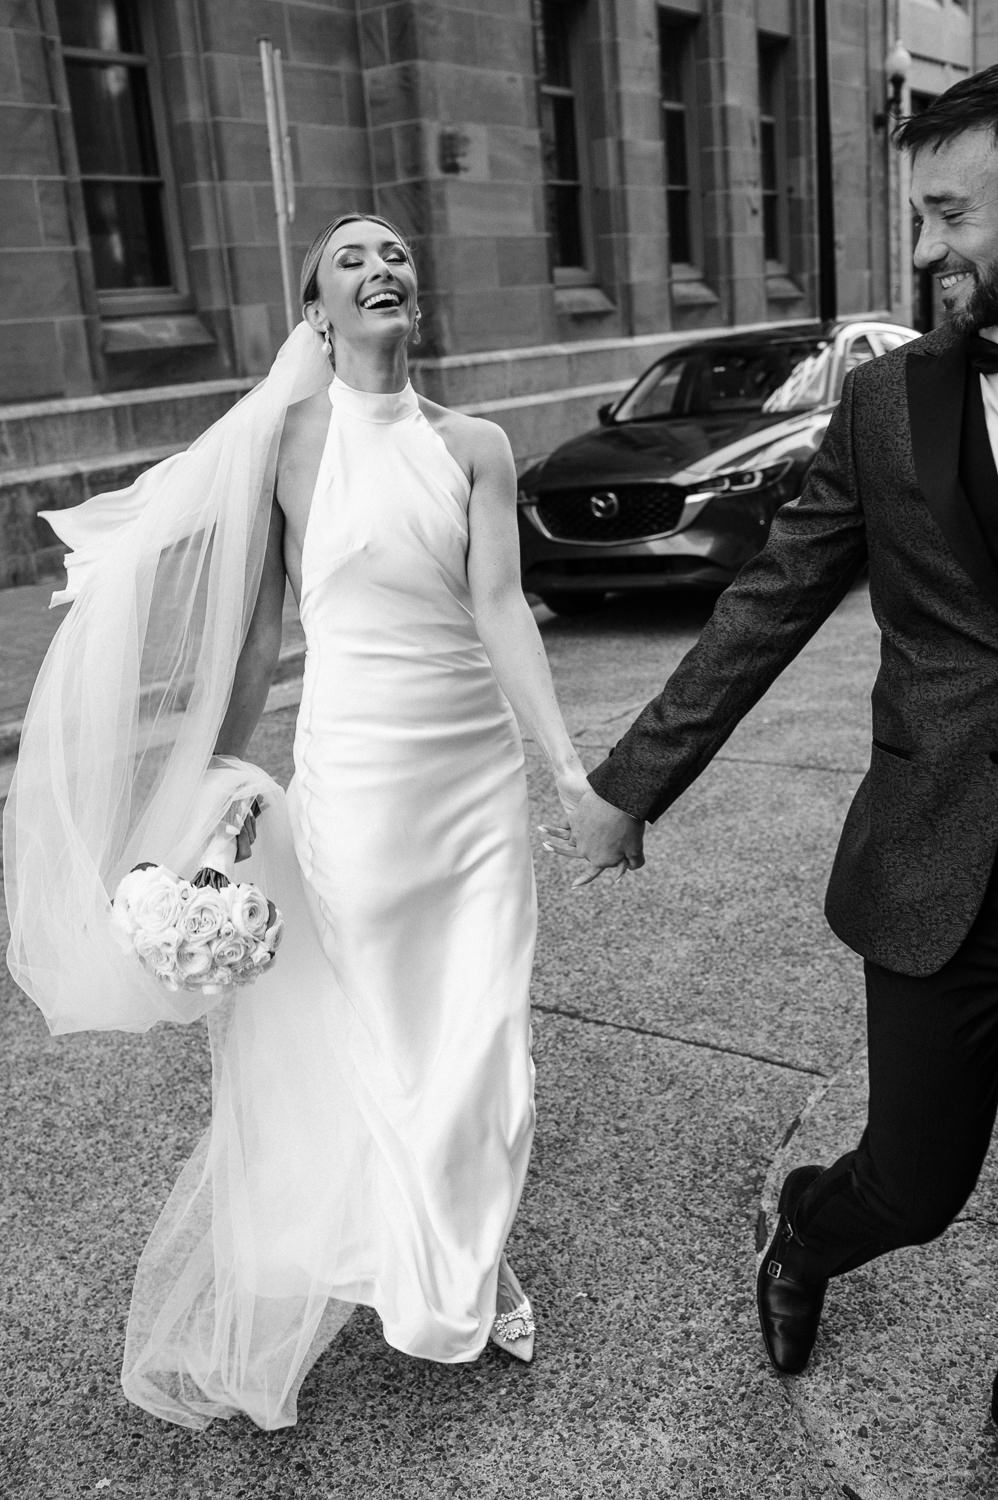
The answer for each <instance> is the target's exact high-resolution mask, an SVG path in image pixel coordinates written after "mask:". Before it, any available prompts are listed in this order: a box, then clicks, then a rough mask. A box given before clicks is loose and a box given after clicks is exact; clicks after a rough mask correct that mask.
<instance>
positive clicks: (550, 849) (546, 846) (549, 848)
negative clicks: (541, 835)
mask: <svg viewBox="0 0 998 1500" xmlns="http://www.w3.org/2000/svg"><path fill="white" fill-rule="evenodd" d="M541 848H542V849H546V850H547V852H548V853H549V854H553V853H554V845H553V844H544V843H542V844H541Z"/></svg>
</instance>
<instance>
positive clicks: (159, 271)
mask: <svg viewBox="0 0 998 1500" xmlns="http://www.w3.org/2000/svg"><path fill="white" fill-rule="evenodd" d="M56 10H57V15H58V20H59V31H60V37H61V42H62V56H63V65H64V67H65V73H66V85H67V89H68V92H69V103H70V111H71V114H72V120H73V133H74V136H75V139H76V152H77V158H78V162H79V172H80V185H81V188H82V192H83V202H84V208H85V211H86V218H87V228H88V231H89V236H90V247H91V253H92V258H93V266H94V279H95V281H96V284H97V290H98V292H99V293H100V294H101V297H102V303H103V304H104V305H105V308H106V309H107V310H110V309H109V307H108V304H109V303H110V304H112V305H118V304H120V303H121V302H122V301H123V300H124V299H126V298H127V300H128V301H129V302H130V303H134V301H135V298H136V294H140V295H143V296H144V297H145V299H146V300H148V294H149V293H150V292H153V293H160V294H161V293H163V292H175V291H176V288H177V258H176V256H175V255H174V253H173V247H172V245H171V240H170V235H169V233H168V228H167V210H166V198H167V185H166V181H165V175H164V170H163V167H164V160H163V145H162V140H161V132H160V131H159V130H157V125H156V99H155V93H154V87H153V78H152V68H151V59H150V56H149V52H148V50H147V43H148V38H146V37H144V36H143V28H142V19H143V16H142V8H141V6H140V5H139V4H137V3H135V0H56Z"/></svg>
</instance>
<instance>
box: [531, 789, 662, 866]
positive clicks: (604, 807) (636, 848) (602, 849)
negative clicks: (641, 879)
mask: <svg viewBox="0 0 998 1500" xmlns="http://www.w3.org/2000/svg"><path fill="white" fill-rule="evenodd" d="M570 825H571V826H570V827H569V828H545V829H542V832H544V833H545V834H546V835H547V838H546V840H545V845H544V847H545V848H546V849H550V850H551V851H552V852H553V853H554V854H560V855H562V856H563V857H564V858H565V859H581V860H585V861H586V864H587V865H588V866H589V868H588V869H587V870H585V871H584V872H583V873H582V874H581V875H579V876H578V877H577V878H576V879H575V880H573V881H572V884H573V886H581V885H588V884H589V883H590V881H593V880H596V879H598V878H599V876H600V875H602V873H603V871H604V870H614V871H616V877H615V878H616V879H617V880H620V879H621V878H622V877H623V876H624V875H626V873H627V871H628V870H639V869H640V868H641V866H642V865H643V864H644V862H645V856H644V850H643V844H644V828H645V825H644V823H643V822H642V821H641V819H640V818H632V817H631V815H630V813H625V812H622V811H621V810H620V808H619V807H614V806H613V804H612V803H610V802H604V800H603V798H602V797H600V796H598V795H597V793H596V792H594V791H593V789H592V787H587V789H586V791H585V792H584V793H583V794H582V797H581V799H580V801H579V803H578V805H577V806H576V808H575V809H574V810H573V812H572V813H571V815H570Z"/></svg>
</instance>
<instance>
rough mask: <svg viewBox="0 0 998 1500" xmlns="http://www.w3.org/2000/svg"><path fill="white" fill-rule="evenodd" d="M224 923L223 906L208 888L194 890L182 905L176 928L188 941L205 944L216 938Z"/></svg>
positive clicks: (215, 893)
mask: <svg viewBox="0 0 998 1500" xmlns="http://www.w3.org/2000/svg"><path fill="white" fill-rule="evenodd" d="M224 921H225V906H224V904H223V902H222V901H220V900H219V897H218V892H217V891H213V890H212V889H211V887H210V886H205V887H203V888H202V889H200V890H198V889H195V890H194V891H193V893H192V894H191V896H190V898H189V899H188V900H187V901H186V902H185V903H184V909H183V912H182V913H181V916H180V920H179V921H178V923H177V927H178V928H179V930H180V933H181V935H182V936H183V937H184V938H187V939H188V940H196V941H199V942H206V941H208V939H210V938H214V937H217V936H218V934H219V932H220V931H221V928H222V924H223V922H224Z"/></svg>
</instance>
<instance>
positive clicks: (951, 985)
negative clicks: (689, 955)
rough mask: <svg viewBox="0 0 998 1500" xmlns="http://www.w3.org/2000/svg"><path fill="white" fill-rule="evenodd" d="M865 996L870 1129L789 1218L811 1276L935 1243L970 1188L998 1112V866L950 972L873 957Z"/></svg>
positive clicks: (830, 1273)
mask: <svg viewBox="0 0 998 1500" xmlns="http://www.w3.org/2000/svg"><path fill="white" fill-rule="evenodd" d="M866 996H867V1030H868V1036H869V1048H870V1102H869V1114H868V1119H867V1127H866V1129H865V1131H864V1132H863V1136H862V1138H861V1140H860V1143H859V1146H858V1147H857V1148H856V1150H855V1151H850V1152H848V1153H847V1155H845V1156H843V1157H840V1158H839V1160H838V1161H837V1162H835V1163H834V1164H833V1165H832V1166H831V1167H829V1169H828V1170H827V1171H826V1172H824V1173H822V1175H821V1176H820V1177H819V1178H817V1179H816V1180H815V1182H814V1183H813V1184H812V1186H811V1187H810V1188H809V1189H808V1190H807V1192H806V1193H804V1194H803V1195H802V1197H801V1199H800V1200H799V1202H798V1203H797V1205H796V1206H795V1207H794V1208H793V1209H792V1211H791V1218H792V1221H793V1225H794V1228H795V1229H796V1231H797V1234H798V1236H799V1238H800V1240H801V1241H802V1243H803V1246H804V1250H805V1258H806V1269H807V1271H808V1273H810V1274H813V1275H815V1276H822V1277H824V1276H838V1275H841V1274H842V1272H843V1271H851V1270H853V1269H855V1267H856V1266H861V1265H862V1264H863V1263H864V1261H868V1260H872V1259H873V1258H874V1256H877V1255H882V1254H883V1253H884V1251H886V1250H894V1249H897V1248H899V1247H900V1246H901V1245H917V1244H923V1243H924V1242H925V1241H926V1240H931V1239H934V1238H935V1236H936V1235H939V1234H941V1233H942V1232H943V1230H944V1229H945V1228H946V1227H947V1225H948V1224H950V1223H952V1221H953V1219H954V1218H955V1217H956V1215H957V1214H958V1213H959V1212H960V1209H961V1208H962V1207H963V1205H964V1204H965V1203H966V1201H967V1199H968V1198H969V1196H970V1194H971V1192H972V1190H973V1187H974V1184H975V1182H976V1181H977V1176H978V1173H979V1172H980V1169H981V1165H982V1163H983V1161H984V1157H985V1153H986V1152H987V1149H988V1143H989V1141H990V1139H991V1132H992V1128H993V1126H994V1122H995V1113H996V1110H998V867H996V871H993V872H992V875H991V880H990V882H989V884H988V887H987V891H986V893H985V897H984V902H983V905H982V907H981V910H980V912H979V913H978V916H977V919H976V920H975V922H974V925H973V927H972V928H971V929H970V932H969V933H968V934H967V937H966V938H965V939H964V942H963V944H962V946H961V947H960V948H959V949H958V951H957V952H956V954H955V955H954V956H953V958H951V959H950V961H949V963H947V964H946V965H945V967H944V968H942V969H940V970H939V972H938V973H936V974H931V975H929V976H927V977H926V978H922V979H913V978H910V977H908V976H907V975H904V974H896V973H893V972H891V971H890V970H889V969H882V968H880V967H879V966H878V965H877V964H872V963H869V962H868V963H867V964H866ZM801 1269H802V1270H804V1269H805V1268H804V1266H802V1267H801Z"/></svg>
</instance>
